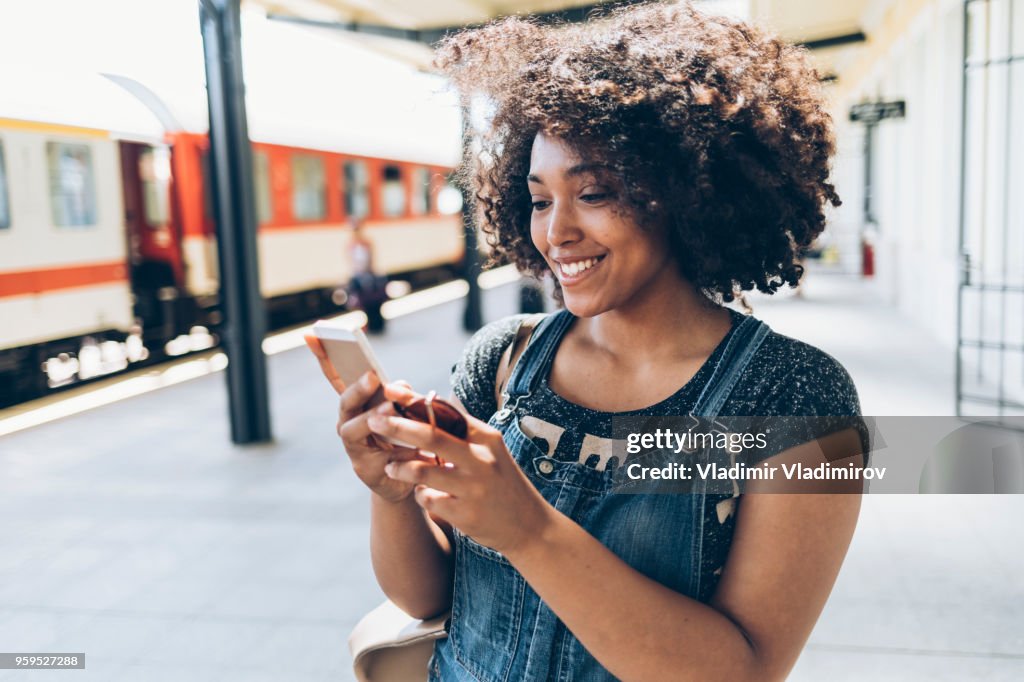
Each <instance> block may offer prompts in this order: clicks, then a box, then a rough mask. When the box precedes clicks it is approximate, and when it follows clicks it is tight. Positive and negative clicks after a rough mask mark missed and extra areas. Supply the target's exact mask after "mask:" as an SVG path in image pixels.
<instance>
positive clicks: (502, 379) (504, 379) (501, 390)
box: [494, 313, 545, 410]
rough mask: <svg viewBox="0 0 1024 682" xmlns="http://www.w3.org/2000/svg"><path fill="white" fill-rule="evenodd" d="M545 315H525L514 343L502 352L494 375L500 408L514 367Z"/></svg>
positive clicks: (497, 401)
mask: <svg viewBox="0 0 1024 682" xmlns="http://www.w3.org/2000/svg"><path fill="white" fill-rule="evenodd" d="M544 317H545V314H544V313H537V314H536V315H530V316H529V317H524V318H523V320H522V321H521V322H520V323H519V328H518V329H516V335H515V338H514V339H512V343H510V344H508V347H507V348H506V349H505V352H504V353H502V354H501V362H499V363H498V373H497V374H496V375H495V377H494V400H495V403H496V404H497V405H498V409H499V410H500V409H501V408H503V407H504V406H505V398H504V395H505V387H506V386H507V385H508V380H509V379H510V378H512V369H513V368H514V367H515V366H516V363H517V362H519V357H520V356H521V355H522V354H523V351H524V350H526V346H528V345H529V343H530V337H532V336H533V330H534V329H536V328H537V325H538V324H540V321H541V320H543V319H544Z"/></svg>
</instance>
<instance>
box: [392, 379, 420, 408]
mask: <svg viewBox="0 0 1024 682" xmlns="http://www.w3.org/2000/svg"><path fill="white" fill-rule="evenodd" d="M384 397H385V398H387V399H388V400H393V401H395V402H396V403H398V404H399V405H408V404H409V403H411V402H412V401H414V400H416V398H419V397H420V395H419V394H418V393H416V392H415V391H413V390H412V386H410V385H409V383H408V382H405V381H392V382H391V383H390V384H384Z"/></svg>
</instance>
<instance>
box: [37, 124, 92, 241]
mask: <svg viewBox="0 0 1024 682" xmlns="http://www.w3.org/2000/svg"><path fill="white" fill-rule="evenodd" d="M46 161H47V166H48V168H49V172H50V206H51V207H52V209H53V222H54V224H55V225H57V226H58V227H84V226H88V225H95V224H96V180H95V177H94V173H93V167H92V150H91V149H90V148H89V145H85V144H67V143H64V142H47V143H46Z"/></svg>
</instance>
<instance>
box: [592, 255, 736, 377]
mask: <svg viewBox="0 0 1024 682" xmlns="http://www.w3.org/2000/svg"><path fill="white" fill-rule="evenodd" d="M666 280H667V281H664V282H657V283H655V282H652V283H651V284H652V285H651V286H647V287H645V293H644V294H643V295H641V296H638V297H637V298H636V299H634V300H632V301H630V302H629V303H628V304H627V305H623V306H619V307H618V308H616V309H615V310H610V311H608V312H605V313H602V314H600V315H597V316H595V317H592V318H587V319H582V320H580V321H579V323H578V325H579V329H580V331H581V332H583V333H584V334H585V335H586V337H587V338H588V340H589V342H590V343H592V344H593V345H594V346H596V347H597V348H598V349H599V350H600V351H602V352H605V353H608V354H610V355H611V356H612V357H613V358H615V359H623V360H626V361H629V362H631V363H632V362H633V361H635V362H636V363H648V362H652V361H671V360H675V359H689V358H693V357H706V356H707V355H710V354H711V352H712V351H713V350H714V348H715V346H717V345H718V343H719V342H720V341H721V340H722V338H723V337H724V336H725V334H726V333H728V331H729V327H730V325H731V319H730V316H729V312H728V310H726V309H725V308H723V307H721V306H718V305H715V304H714V303H712V302H710V301H708V300H707V298H706V297H705V296H704V295H702V294H701V293H699V292H698V291H697V290H696V289H695V288H694V287H693V285H691V284H690V283H689V282H687V281H686V280H684V279H683V278H682V277H681V276H679V275H678V274H676V273H675V272H671V273H666Z"/></svg>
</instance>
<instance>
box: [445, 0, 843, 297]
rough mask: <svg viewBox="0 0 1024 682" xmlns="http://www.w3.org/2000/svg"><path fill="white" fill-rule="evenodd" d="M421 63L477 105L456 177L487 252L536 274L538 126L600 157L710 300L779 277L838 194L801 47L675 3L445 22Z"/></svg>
mask: <svg viewBox="0 0 1024 682" xmlns="http://www.w3.org/2000/svg"><path fill="white" fill-rule="evenodd" d="M435 65H436V66H437V67H438V69H439V70H440V71H441V72H442V73H443V74H444V75H446V76H447V77H448V78H449V79H450V81H451V82H452V83H453V85H454V86H455V88H456V89H457V90H458V91H459V92H460V93H461V95H462V96H463V97H464V99H463V101H464V102H465V101H469V98H472V97H476V96H480V95H482V96H484V97H485V98H486V100H488V101H489V102H490V103H491V105H492V106H493V109H492V111H493V113H492V115H491V117H490V119H489V122H488V126H487V130H485V131H483V132H481V133H480V136H479V140H478V143H479V147H478V148H477V149H476V150H475V151H474V152H469V151H468V149H469V147H468V146H467V153H466V155H465V157H464V159H463V163H462V166H461V168H460V170H459V173H458V176H457V177H458V180H459V181H460V182H461V183H462V185H463V187H464V188H465V189H467V190H468V191H469V192H470V193H471V195H472V196H473V197H475V199H476V208H477V215H478V218H477V219H478V220H479V221H480V222H481V223H482V224H481V227H482V229H483V230H484V232H485V233H486V234H487V235H488V237H487V239H488V242H489V244H490V246H491V247H492V250H493V252H494V259H493V260H494V261H495V262H512V263H515V264H516V266H517V267H518V268H519V269H520V270H521V271H523V272H526V273H530V274H532V275H534V276H536V277H541V276H543V275H544V274H545V273H546V272H547V270H548V268H547V264H546V263H545V261H544V258H543V257H542V255H541V254H540V253H538V252H537V250H536V248H534V246H533V243H532V241H531V238H530V214H531V210H532V206H531V201H530V194H529V191H528V190H527V185H526V175H527V174H528V172H529V166H530V152H531V149H532V146H533V140H534V138H535V136H536V135H537V133H539V132H541V133H544V134H546V135H552V136H555V137H558V138H559V139H562V140H564V141H565V142H566V143H567V144H569V145H570V146H571V147H572V148H573V149H574V150H575V151H576V152H577V153H578V154H579V155H580V157H581V158H582V159H584V160H585V161H587V162H588V163H594V164H597V165H598V166H601V167H603V168H605V169H607V172H608V174H609V176H610V177H611V178H612V181H613V182H614V186H615V188H616V192H615V194H616V203H617V205H618V206H619V207H620V208H621V209H624V210H626V211H628V212H630V214H631V215H632V217H633V218H634V219H635V220H636V222H637V223H638V224H639V225H642V226H645V227H651V226H656V225H664V226H666V228H667V235H668V241H669V246H670V248H671V249H672V251H673V253H674V254H675V256H676V261H677V263H678V266H679V268H680V269H681V272H682V274H683V276H684V277H685V278H686V279H687V280H688V281H689V282H690V283H692V284H693V285H694V286H695V287H697V288H698V290H700V291H702V292H703V293H704V294H705V295H706V296H708V297H709V298H712V299H714V300H721V301H725V302H728V301H731V300H733V299H734V298H735V297H736V295H737V294H739V293H741V292H743V291H747V290H751V289H754V288H757V289H758V290H760V291H762V292H765V293H774V292H775V291H776V290H777V289H779V288H780V287H781V286H782V285H783V284H789V285H791V286H795V285H796V284H797V283H798V282H799V280H800V277H801V275H802V274H803V268H802V267H801V265H800V258H801V255H802V253H803V251H804V250H805V249H806V248H807V247H808V246H810V244H811V243H812V242H813V241H814V239H815V238H816V237H817V236H818V235H819V234H820V233H821V231H822V230H823V229H824V226H825V204H826V202H828V203H831V204H832V205H834V206H838V205H839V204H840V201H839V197H838V195H837V194H836V192H835V188H834V187H833V185H832V184H831V183H830V182H829V163H830V158H831V156H832V154H833V153H834V149H835V141H834V138H833V133H832V119H831V117H830V115H829V114H828V112H827V110H826V106H825V98H824V95H823V93H822V87H821V84H820V80H819V78H818V74H817V73H816V71H815V69H814V68H813V67H812V66H811V64H810V62H809V60H808V56H807V53H806V51H805V50H804V49H802V48H799V47H795V46H792V45H788V44H786V43H783V42H782V41H781V40H779V39H778V38H776V37H773V36H771V35H768V34H766V33H765V32H763V31H761V30H759V29H757V28H755V27H752V26H750V25H748V24H745V23H743V22H740V21H737V20H733V19H729V18H725V17H716V16H707V15H704V14H702V13H701V12H699V11H697V10H696V9H694V8H693V7H692V6H691V5H690V4H689V3H685V4H684V3H679V4H675V3H673V4H662V3H652V4H646V5H635V6H630V7H621V8H617V9H614V10H612V11H610V12H609V13H608V14H607V15H605V16H603V17H600V18H595V19H592V20H591V21H589V22H587V23H585V24H574V25H568V26H547V27H544V26H541V25H538V24H537V23H534V22H532V21H530V20H526V19H521V18H506V19H503V20H499V21H496V22H494V23H492V24H489V25H487V26H484V27H482V28H477V29H471V30H465V31H462V32H460V33H457V34H455V35H452V36H449V37H448V38H446V39H445V40H444V41H442V43H441V44H440V45H439V47H438V51H437V57H436V61H435ZM556 281H557V280H556ZM558 293H559V294H560V293H561V292H560V291H559V292H558Z"/></svg>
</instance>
